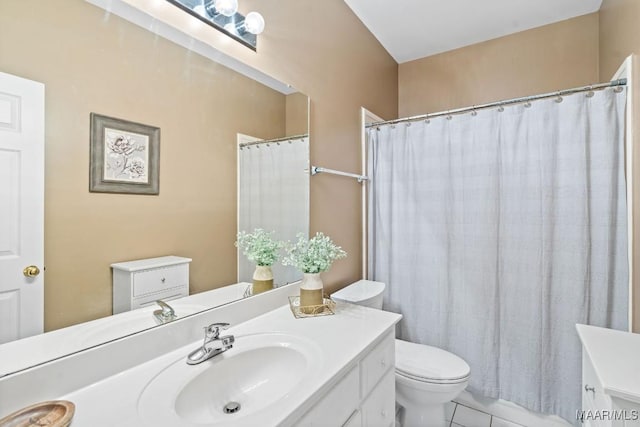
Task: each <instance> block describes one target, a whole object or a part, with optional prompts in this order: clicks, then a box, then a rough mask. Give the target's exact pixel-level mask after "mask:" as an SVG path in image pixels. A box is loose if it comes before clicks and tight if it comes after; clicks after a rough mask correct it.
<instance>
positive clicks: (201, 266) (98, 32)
mask: <svg viewBox="0 0 640 427" xmlns="http://www.w3.org/2000/svg"><path fill="white" fill-rule="evenodd" d="M61 3H62V1H48V2H41V1H38V0H3V1H2V6H0V9H1V13H0V51H2V55H0V72H4V73H8V74H11V75H14V76H20V77H22V78H24V79H28V80H33V81H37V82H41V83H43V84H44V88H45V94H46V96H45V99H46V103H45V125H46V126H45V149H44V156H45V166H46V167H45V170H44V174H45V197H44V200H45V203H44V211H45V214H44V219H43V220H42V221H43V222H44V230H45V231H44V242H39V243H40V244H41V245H44V253H45V262H46V271H44V269H43V268H41V270H42V273H41V274H40V278H39V279H41V278H42V277H44V287H43V289H44V290H43V291H42V292H44V331H45V332H46V333H44V334H41V335H37V336H32V337H26V338H23V339H18V340H13V341H10V342H6V341H8V340H4V342H5V343H4V344H2V345H0V376H3V375H7V374H9V373H10V372H13V371H17V370H20V369H25V368H28V367H29V366H33V365H35V364H39V363H43V362H46V361H47V360H50V359H53V358H57V357H61V356H64V355H66V354H69V353H72V352H75V351H79V350H82V349H84V348H87V347H91V346H95V345H98V344H100V343H103V342H105V341H109V340H112V339H116V338H118V337H121V336H124V335H127V334H131V333H135V332H136V331H139V330H142V329H145V328H149V327H153V326H155V325H157V323H158V321H157V317H155V316H154V314H153V312H154V311H155V310H158V309H159V306H157V305H156V303H155V301H153V300H152V299H151V300H150V301H148V305H146V306H144V307H143V308H140V309H138V310H133V311H128V312H124V313H120V314H117V315H113V316H111V317H107V316H110V315H111V314H112V313H113V277H112V270H111V268H110V266H111V264H114V263H119V262H126V261H132V260H138V259H148V258H154V257H162V256H167V255H176V256H181V257H186V258H190V259H191V260H192V262H191V263H190V266H189V275H188V281H189V296H186V297H183V298H182V299H180V300H176V299H173V300H171V299H170V298H169V299H167V301H166V302H168V304H169V305H170V306H171V307H172V308H173V309H174V310H175V313H176V315H177V316H178V317H181V316H185V315H190V314H193V313H195V312H198V311H201V310H203V309H208V308H211V307H214V306H217V305H219V304H224V303H228V302H231V301H234V300H237V299H239V298H242V297H243V296H244V295H245V292H246V290H247V286H248V283H243V282H250V281H251V273H252V271H249V273H247V274H248V275H244V274H241V275H240V276H239V271H240V268H239V266H238V264H239V261H241V260H239V259H238V253H237V248H236V247H235V245H234V242H235V240H236V233H237V231H238V230H239V229H241V227H243V228H247V229H250V228H255V227H258V226H263V227H265V228H269V229H272V230H273V231H275V232H276V233H280V231H279V230H278V227H280V226H281V224H279V223H278V222H277V221H275V222H271V223H268V224H266V223H257V222H252V221H253V220H248V219H247V218H246V217H245V213H244V212H245V210H246V212H254V211H255V209H254V207H253V204H254V203H258V201H259V200H262V199H265V198H266V199H268V200H278V208H279V209H282V210H286V211H287V212H289V211H292V212H293V211H295V215H296V220H300V221H299V223H297V224H296V225H295V226H293V225H292V224H293V223H292V222H291V223H289V222H287V223H286V225H287V227H289V230H288V231H287V233H295V232H303V233H307V232H308V199H309V196H308V143H309V142H308V137H306V135H308V117H309V112H308V105H309V101H308V99H307V97H306V96H304V95H302V94H300V93H298V92H296V91H295V90H294V89H290V88H287V85H285V84H282V83H278V85H277V89H274V88H273V87H275V85H274V86H273V87H268V86H265V85H264V84H262V83H259V82H258V81H256V80H253V79H251V78H248V77H246V76H245V75H244V74H240V73H238V72H236V71H233V70H231V69H229V68H226V67H225V66H222V65H220V64H219V63H216V62H213V61H212V60H211V59H208V58H205V57H204V56H200V55H199V54H196V53H194V52H192V51H190V50H188V49H185V48H183V47H181V46H179V45H177V44H174V43H173V42H171V41H168V40H166V39H164V38H162V37H159V36H158V35H156V34H153V33H151V32H149V31H147V30H146V29H144V28H141V27H138V26H136V25H135V24H132V23H130V22H128V21H127V20H124V19H122V18H120V17H118V16H116V15H114V14H110V13H106V12H105V11H104V10H103V9H101V8H99V7H96V6H93V5H92V4H90V3H88V2H86V1H84V0H64V7H62V5H61ZM36 9H37V10H38V11H39V12H38V13H37V14H34V13H33V10H36ZM175 10H176V13H183V14H184V13H185V12H183V11H181V10H180V9H178V8H175ZM62 11H63V12H62ZM51 17H55V19H51ZM146 28H151V26H148V27H146ZM209 30H211V31H215V30H213V29H209ZM62 47H63V48H62ZM267 77H268V76H267ZM266 80H269V78H267V79H265V78H264V75H263V76H261V77H260V81H266ZM284 88H287V89H284ZM91 113H97V114H103V115H107V116H110V117H116V118H120V119H124V120H129V121H133V122H137V123H144V124H148V125H152V126H155V127H158V128H160V129H161V141H160V168H159V170H160V179H159V181H160V191H159V195H157V196H153V195H132V194H109V193H90V192H89V191H88V187H89V181H88V180H89V133H90V129H89V116H90V114H91ZM239 135H250V136H251V137H253V138H256V139H260V140H274V139H279V138H285V140H286V138H291V137H295V138H291V147H292V148H295V149H300V150H299V152H298V153H297V156H298V157H297V159H298V160H297V161H299V163H300V165H301V167H296V169H295V171H289V170H284V168H285V166H284V163H281V164H280V165H281V166H277V167H278V168H282V169H283V170H280V171H278V172H279V173H281V175H282V179H283V181H281V186H280V187H278V186H277V185H269V186H267V187H264V186H261V187H260V188H258V187H253V188H252V190H251V193H247V192H245V191H244V190H241V191H240V192H238V190H239V180H238V175H239V174H240V170H239V168H238V157H239V153H240V150H239V146H238V138H239ZM301 135H302V136H301ZM302 139H304V140H305V142H302V141H301V140H302ZM286 144H287V146H288V145H289V143H288V142H287V143H286ZM266 145H267V144H266V143H265V145H264V146H263V147H261V148H260V149H259V150H263V148H267V146H266ZM281 145H283V144H282V142H281ZM270 148H275V147H269V149H270ZM251 150H253V151H251V152H252V153H254V152H257V150H258V149H257V148H255V149H254V148H253V147H252V148H251ZM246 151H247V152H249V151H250V150H246ZM264 151H267V150H264ZM272 151H275V150H272ZM261 152H262V151H261ZM283 152H284V151H283ZM243 153H244V151H243ZM281 160H283V161H288V160H286V156H283V158H282V159H281ZM269 167H270V166H269V165H268V164H266V165H265V168H266V169H264V170H265V171H266V170H268V168H269ZM273 167H276V166H273ZM289 173H291V174H293V176H295V177H296V178H290V177H289V175H287V174H289ZM243 176H244V175H243ZM285 176H286V180H285ZM294 181H295V184H296V185H297V186H298V187H299V188H298V189H299V190H300V192H299V193H295V195H293V194H291V196H292V198H289V196H290V193H291V192H290V190H289V189H288V188H287V185H291V184H292V183H293V182H294ZM274 182H275V181H274ZM263 191H265V192H267V191H268V192H270V193H268V194H267V195H264V194H262V192H263ZM240 199H242V200H246V203H243V204H242V212H240V211H239V210H238V206H239V200H240ZM299 204H302V205H299ZM247 214H248V213H247ZM260 215H262V213H261V214H260ZM41 223H42V222H41ZM240 224H242V225H240ZM294 228H296V229H295V230H294ZM282 236H288V235H286V234H282ZM283 238H290V237H283ZM22 267H24V265H23V266H21V268H20V275H22ZM0 273H1V271H0ZM274 273H275V275H276V276H275V282H276V284H284V283H287V282H291V281H292V280H293V279H294V277H293V276H289V275H288V274H289V273H287V272H285V271H283V272H280V271H277V270H274ZM0 280H4V278H2V277H0ZM0 309H1V308H0ZM5 313H7V312H6V311H3V312H2V314H3V315H4V314H5ZM26 315H27V316H28V315H29V313H26ZM73 325H76V326H73ZM2 327H3V325H0V335H1V334H2V333H3V329H2ZM0 342H3V341H2V340H1V339H0ZM25 355H26V356H25Z"/></svg>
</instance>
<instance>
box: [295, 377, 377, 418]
mask: <svg viewBox="0 0 640 427" xmlns="http://www.w3.org/2000/svg"><path fill="white" fill-rule="evenodd" d="M359 386H360V375H359V372H358V367H355V368H353V369H351V371H350V372H349V373H348V374H346V375H345V377H344V378H343V379H342V380H340V382H339V383H338V384H337V385H336V386H334V387H333V388H332V389H331V391H330V392H329V393H328V394H327V395H326V396H324V397H323V398H322V399H321V400H320V402H318V403H317V404H316V405H315V406H314V407H313V409H311V410H310V411H309V412H307V413H306V415H304V416H303V417H302V418H301V419H300V421H298V422H297V423H296V424H295V425H296V426H298V427H303V426H304V427H327V426H342V425H344V424H345V423H346V422H347V421H349V422H350V420H349V417H350V416H351V414H353V413H354V412H355V411H356V410H357V409H358V404H359V403H360V399H359V398H358V388H359ZM365 425H366V424H365Z"/></svg>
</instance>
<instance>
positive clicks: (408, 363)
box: [396, 340, 471, 383]
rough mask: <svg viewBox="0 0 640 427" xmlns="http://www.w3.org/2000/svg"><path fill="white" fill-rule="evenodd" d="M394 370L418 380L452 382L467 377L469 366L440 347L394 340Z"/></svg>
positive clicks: (469, 370) (469, 371)
mask: <svg viewBox="0 0 640 427" xmlns="http://www.w3.org/2000/svg"><path fill="white" fill-rule="evenodd" d="M396 372H398V373H399V374H401V375H404V376H406V377H409V378H413V379H416V380H418V381H425V382H438V383H443V382H447V383H453V382H460V381H464V380H465V379H467V378H468V377H469V374H470V373H471V368H470V367H469V365H468V364H467V362H465V361H464V360H462V359H461V358H460V357H458V356H456V355H455V354H453V353H449V352H448V351H445V350H442V349H441V348H437V347H431V346H428V345H423V344H415V343H412V342H408V341H402V340H396Z"/></svg>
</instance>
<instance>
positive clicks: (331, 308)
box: [289, 296, 336, 319]
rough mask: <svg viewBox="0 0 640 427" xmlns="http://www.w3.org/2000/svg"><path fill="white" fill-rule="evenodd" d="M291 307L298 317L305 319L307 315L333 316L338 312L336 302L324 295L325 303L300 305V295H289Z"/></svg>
mask: <svg viewBox="0 0 640 427" xmlns="http://www.w3.org/2000/svg"><path fill="white" fill-rule="evenodd" d="M289 308H291V312H292V313H293V315H294V316H295V318H296V319H304V318H306V317H319V316H331V315H332V314H336V312H335V308H336V303H335V301H333V300H332V299H331V298H330V297H328V296H324V298H323V303H322V304H320V305H306V306H303V307H301V306H300V297H299V296H294V297H289Z"/></svg>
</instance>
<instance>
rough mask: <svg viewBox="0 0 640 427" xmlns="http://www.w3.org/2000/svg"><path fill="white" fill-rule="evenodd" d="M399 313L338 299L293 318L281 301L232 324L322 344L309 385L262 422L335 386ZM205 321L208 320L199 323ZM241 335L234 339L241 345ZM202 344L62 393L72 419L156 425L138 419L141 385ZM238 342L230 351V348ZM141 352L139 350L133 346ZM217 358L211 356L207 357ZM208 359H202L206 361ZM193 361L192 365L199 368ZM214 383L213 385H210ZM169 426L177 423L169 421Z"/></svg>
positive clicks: (79, 425) (303, 406) (78, 423)
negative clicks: (323, 311) (72, 408)
mask: <svg viewBox="0 0 640 427" xmlns="http://www.w3.org/2000/svg"><path fill="white" fill-rule="evenodd" d="M400 319H401V316H400V315H397V314H394V313H389V312H385V311H381V310H373V309H369V308H365V307H361V306H355V305H351V304H343V303H338V306H337V309H336V314H335V315H333V316H323V317H315V318H303V319H296V318H294V317H293V314H292V313H291V311H290V309H289V307H288V306H283V307H281V308H278V309H276V310H273V311H271V312H268V313H266V314H264V315H262V316H259V317H256V318H254V319H251V320H249V321H247V322H244V323H241V324H239V325H236V326H233V327H231V328H229V329H228V330H227V331H225V334H234V335H236V336H242V335H243V334H255V333H285V334H291V335H296V336H300V337H306V338H308V339H310V340H312V341H313V342H314V343H315V344H317V348H319V349H321V352H322V354H321V358H322V366H321V369H320V367H319V369H318V370H317V372H315V373H314V375H313V377H312V379H311V380H310V381H309V382H308V383H307V384H308V387H306V388H304V389H303V390H302V391H301V392H299V393H296V394H295V395H294V396H293V397H292V398H291V399H289V401H288V404H287V405H288V407H286V408H283V407H278V406H277V405H273V406H274V407H268V408H266V409H265V410H264V411H261V412H263V414H261V419H263V420H264V422H265V424H264V425H273V426H275V425H290V424H292V423H293V422H294V421H296V420H297V419H298V418H299V417H300V416H302V415H303V414H304V413H305V412H306V411H307V410H308V409H309V408H310V407H311V405H313V404H314V403H315V401H316V400H317V399H319V397H320V395H321V394H322V393H324V392H326V391H327V387H330V386H332V385H333V383H334V382H335V381H337V378H340V377H341V375H343V374H344V373H346V372H347V370H348V369H350V368H351V367H352V365H353V362H354V361H355V360H357V359H358V357H359V356H360V355H361V354H363V353H364V352H366V351H368V350H369V349H370V348H372V347H373V346H374V345H375V344H376V343H377V341H378V340H379V339H381V338H382V337H383V336H384V335H385V333H386V332H389V331H390V330H392V328H394V325H395V324H396V323H397V322H398V321H399V320H400ZM203 326H206V325H203ZM241 342H242V341H241V340H239V341H237V342H236V346H237V345H241ZM199 345H201V342H200V341H198V342H194V343H192V344H189V345H187V346H184V347H183V348H180V349H178V350H175V351H172V352H169V353H167V354H165V355H163V356H161V357H158V358H156V359H153V360H150V361H149V362H147V363H144V364H142V365H139V366H136V367H134V368H132V369H129V370H126V371H124V372H121V373H119V374H117V375H114V376H112V377H109V378H106V379H104V380H102V381H99V382H97V383H95V384H91V385H90V386H87V387H85V388H82V389H80V390H77V391H75V392H72V393H70V394H67V395H64V396H60V397H59V398H60V399H66V400H70V401H72V402H74V403H75V405H76V414H75V417H74V420H73V426H75V427H84V426H92V427H101V426H104V427H107V426H109V427H111V426H118V427H133V426H144V425H154V426H159V424H158V423H155V422H154V423H150V422H149V421H148V420H145V419H141V417H140V415H139V413H138V408H137V405H138V401H139V398H140V395H141V393H142V391H143V390H144V388H145V386H147V384H149V383H150V381H152V380H153V378H154V377H156V376H157V375H158V373H159V372H161V371H162V370H163V369H165V368H166V367H167V366H169V365H170V364H172V363H175V362H176V361H179V360H180V359H185V358H186V356H187V354H188V353H190V352H191V351H192V350H194V349H195V348H197V347H198V346H199ZM235 348H236V347H235V346H234V348H233V349H231V350H228V353H229V352H233V351H234V349H235ZM136 350H137V351H140V350H141V349H136ZM211 360H212V361H213V362H212V363H215V358H213V359H211ZM205 363H206V362H205ZM197 366H198V365H196V366H194V367H193V368H194V369H197ZM211 386H212V387H215V386H216V385H215V384H212V385H211ZM165 425H166V426H167V427H175V426H174V425H172V423H171V422H170V421H167V423H166V424H165Z"/></svg>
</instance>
